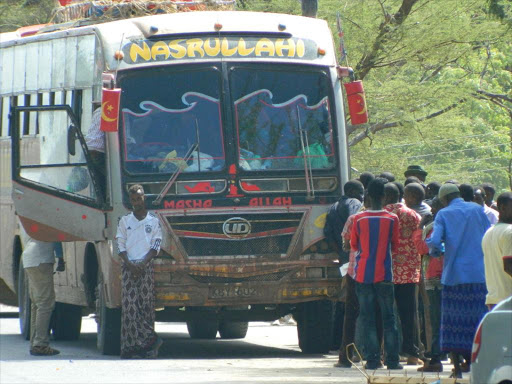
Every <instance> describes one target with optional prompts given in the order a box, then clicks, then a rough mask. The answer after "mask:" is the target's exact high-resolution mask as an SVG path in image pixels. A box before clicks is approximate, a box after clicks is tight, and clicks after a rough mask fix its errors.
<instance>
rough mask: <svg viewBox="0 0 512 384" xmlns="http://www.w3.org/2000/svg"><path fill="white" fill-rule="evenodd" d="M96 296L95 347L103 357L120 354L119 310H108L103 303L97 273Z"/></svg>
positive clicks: (103, 295) (99, 277) (101, 279)
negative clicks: (96, 332)
mask: <svg viewBox="0 0 512 384" xmlns="http://www.w3.org/2000/svg"><path fill="white" fill-rule="evenodd" d="M98 274H99V276H98V289H97V295H96V325H97V329H98V335H97V343H96V344H97V347H98V350H99V351H100V352H101V353H102V354H103V355H119V354H120V353H121V309H120V308H108V307H107V305H106V303H105V292H104V285H103V276H102V275H101V273H98Z"/></svg>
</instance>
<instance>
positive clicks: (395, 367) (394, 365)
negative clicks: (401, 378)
mask: <svg viewBox="0 0 512 384" xmlns="http://www.w3.org/2000/svg"><path fill="white" fill-rule="evenodd" d="M387 369H389V370H400V369H404V366H403V365H402V364H400V363H396V364H393V365H388V366H387Z"/></svg>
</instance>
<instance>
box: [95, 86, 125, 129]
mask: <svg viewBox="0 0 512 384" xmlns="http://www.w3.org/2000/svg"><path fill="white" fill-rule="evenodd" d="M120 97H121V88H114V89H105V88H103V94H102V97H101V125H100V129H101V130H102V131H103V132H117V124H118V119H119V99H120Z"/></svg>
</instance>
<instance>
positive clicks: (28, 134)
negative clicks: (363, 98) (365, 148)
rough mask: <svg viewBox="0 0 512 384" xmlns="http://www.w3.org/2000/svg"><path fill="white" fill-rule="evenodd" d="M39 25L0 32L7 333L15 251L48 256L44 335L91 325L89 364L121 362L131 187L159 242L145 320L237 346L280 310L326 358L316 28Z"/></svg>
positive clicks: (326, 258) (217, 18) (334, 267)
mask: <svg viewBox="0 0 512 384" xmlns="http://www.w3.org/2000/svg"><path fill="white" fill-rule="evenodd" d="M38 28H40V29H37V33H25V34H24V36H20V33H17V32H11V33H6V34H2V35H0V150H1V159H2V161H1V167H2V180H1V184H0V186H1V200H0V203H1V206H0V207H1V214H0V216H1V220H2V221H1V229H0V230H1V233H2V241H1V249H0V252H1V254H0V262H1V268H0V274H1V276H0V277H1V279H2V280H3V282H4V283H5V285H6V286H7V287H8V289H9V290H11V291H12V292H13V293H15V294H16V295H17V301H18V306H19V313H20V329H21V333H22V334H23V335H25V337H28V335H29V327H30V321H29V319H30V298H29V296H28V293H27V292H28V290H27V289H28V288H27V280H26V279H25V276H24V271H23V266H22V262H21V254H22V251H23V247H24V244H25V243H26V241H27V239H28V238H29V237H31V238H34V239H37V240H41V241H52V242H61V243H62V245H63V251H64V258H65V261H66V266H67V267H66V270H65V271H64V272H57V273H56V274H55V275H54V280H55V292H56V302H57V303H56V308H55V312H54V315H53V319H52V325H51V327H52V332H53V334H54V337H55V338H57V339H67V340H73V339H77V338H78V337H79V335H80V328H81V318H82V316H83V315H87V314H95V319H96V322H97V326H98V337H97V343H98V348H99V350H100V351H101V352H102V353H104V354H118V353H119V345H120V341H119V338H120V337H119V335H120V311H121V309H120V302H121V297H120V295H121V294H120V292H121V288H120V287H121V283H120V259H119V257H118V256H117V254H116V251H115V249H116V245H115V234H116V229H117V222H118V220H119V218H120V217H122V216H123V215H126V214H127V213H128V212H129V211H130V205H129V199H128V194H127V191H128V188H129V187H130V186H132V185H135V184H140V185H142V186H143V187H144V190H145V192H146V204H147V208H148V209H149V210H150V212H152V213H153V214H155V215H156V216H157V217H158V219H159V220H160V223H161V226H162V232H163V240H162V246H161V252H160V253H159V255H158V257H157V258H156V259H155V261H154V263H155V295H156V307H155V311H156V319H157V321H169V322H173V321H174V322H186V324H187V327H188V331H189V334H190V336H191V337H192V338H209V339H213V338H216V337H217V333H219V334H220V337H221V338H225V339H235V338H243V337H245V334H246V332H247V327H248V323H249V322H250V321H272V320H275V319H278V318H280V317H282V316H284V315H286V314H290V313H291V314H293V316H294V318H295V320H296V321H297V334H298V342H299V346H300V348H301V349H302V351H304V352H306V353H325V352H328V350H329V345H330V343H331V340H330V332H331V329H330V328H331V326H330V325H331V324H332V311H333V301H336V300H337V299H338V298H339V296H340V294H341V275H340V268H339V267H340V265H339V263H338V260H337V257H338V255H337V253H336V251H335V249H334V248H333V247H332V245H331V244H329V243H328V242H327V241H326V239H325V237H324V235H323V227H324V224H325V217H326V213H327V211H328V208H329V207H330V205H331V204H333V203H334V202H335V201H337V200H338V199H339V197H340V196H341V194H342V186H343V184H344V183H345V182H346V181H348V178H349V168H350V167H349V157H348V146H347V140H346V132H345V117H344V109H343V97H342V84H343V76H344V74H345V73H346V71H344V70H343V69H342V68H341V67H339V66H337V64H336V57H335V51H334V44H333V38H332V33H331V31H330V30H329V27H328V25H327V23H326V22H325V21H324V20H319V19H313V18H306V17H301V16H293V15H285V14H271V13H255V12H242V11H197V12H182V13H173V14H162V15H152V16H145V17H139V18H132V19H125V20H116V21H110V22H105V23H96V24H94V23H72V24H64V25H49V26H43V27H38ZM116 90H117V91H116ZM107 92H118V94H119V95H120V96H119V106H118V107H116V108H117V109H116V108H114V107H112V105H111V104H110V103H109V102H108V101H105V97H104V96H103V98H102V95H105V94H106V93H107ZM98 101H101V116H102V119H103V120H104V121H107V122H112V121H114V126H115V129H113V130H111V131H109V132H105V159H106V160H105V163H106V165H105V175H102V174H101V172H99V171H98V168H97V167H95V165H94V162H93V159H92V156H91V151H89V149H88V147H87V145H86V142H85V136H86V134H87V132H88V129H89V126H90V123H91V119H92V115H93V107H92V106H93V102H98ZM116 113H117V116H114V115H115V114H116ZM116 119H117V120H116Z"/></svg>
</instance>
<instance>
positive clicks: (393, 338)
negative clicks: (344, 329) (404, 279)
mask: <svg viewBox="0 0 512 384" xmlns="http://www.w3.org/2000/svg"><path fill="white" fill-rule="evenodd" d="M356 294H357V300H358V301H359V317H360V319H361V327H362V328H363V333H364V335H365V337H364V344H365V348H364V349H365V355H366V356H365V357H366V361H367V363H368V364H369V365H374V364H379V363H380V343H379V341H378V339H377V324H376V317H377V313H376V307H375V301H377V302H378V303H379V307H380V310H381V314H382V325H383V327H384V350H385V352H386V361H385V363H386V365H388V366H394V365H396V364H398V362H399V356H398V331H397V328H396V323H395V313H394V310H393V302H394V293H393V283H391V282H380V283H374V284H363V283H358V282H356Z"/></svg>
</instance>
